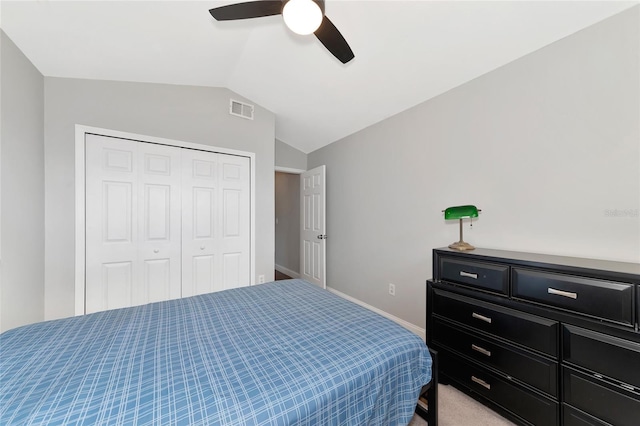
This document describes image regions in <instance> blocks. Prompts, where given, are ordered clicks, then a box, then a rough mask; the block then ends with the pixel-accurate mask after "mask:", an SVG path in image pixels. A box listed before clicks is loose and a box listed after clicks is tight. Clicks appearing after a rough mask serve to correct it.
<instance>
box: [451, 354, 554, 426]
mask: <svg viewBox="0 0 640 426" xmlns="http://www.w3.org/2000/svg"><path fill="white" fill-rule="evenodd" d="M441 360H442V363H441V369H440V372H441V373H443V374H445V375H446V376H447V377H449V378H450V379H451V380H453V381H455V382H457V383H458V384H460V385H462V386H464V387H466V388H467V389H469V390H471V391H473V392H475V393H477V394H478V395H481V396H483V397H484V398H487V399H489V400H491V401H492V402H494V403H495V404H497V405H499V406H500V407H502V408H504V409H505V410H507V411H510V412H511V413H513V414H515V415H516V416H518V417H520V418H522V419H524V420H525V421H527V422H530V423H531V424H534V425H541V426H549V425H556V424H558V420H559V405H558V403H557V402H555V401H553V400H551V399H549V398H545V397H543V396H541V395H538V394H536V393H535V392H532V391H529V390H527V389H525V388H522V387H520V386H518V385H516V384H515V383H513V382H510V381H508V380H506V379H503V378H501V377H499V376H497V375H495V374H493V373H490V372H489V371H488V370H486V369H484V368H482V367H479V366H476V365H474V364H472V363H469V362H467V361H464V360H463V359H462V358H459V357H457V356H455V355H452V354H449V353H448V352H445V354H444V356H442V359H441Z"/></svg>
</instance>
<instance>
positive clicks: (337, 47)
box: [209, 0, 355, 64]
mask: <svg viewBox="0 0 640 426" xmlns="http://www.w3.org/2000/svg"><path fill="white" fill-rule="evenodd" d="M209 13H211V16H213V17H214V18H215V19H216V20H217V21H232V20H236V19H248V18H261V17H263V16H272V15H280V14H282V16H283V18H284V22H285V24H287V27H289V29H290V30H291V31H293V32H295V33H297V34H302V35H307V34H311V33H314V34H315V36H316V37H317V38H318V40H320V42H321V43H322V44H323V45H324V47H326V48H327V50H329V52H331V53H332V54H333V56H335V57H336V58H338V60H340V62H342V63H343V64H346V63H347V62H349V61H350V60H352V59H353V58H354V56H355V55H354V54H353V51H352V50H351V48H350V47H349V44H347V41H346V40H345V39H344V37H342V34H340V31H338V29H337V28H336V27H335V25H333V23H332V22H331V21H330V20H329V18H327V16H326V15H325V14H324V0H273V1H272V0H259V1H250V2H245V3H236V4H230V5H227V6H220V7H216V8H213V9H211V10H209Z"/></svg>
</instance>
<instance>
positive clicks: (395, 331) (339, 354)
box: [0, 280, 432, 426]
mask: <svg viewBox="0 0 640 426" xmlns="http://www.w3.org/2000/svg"><path fill="white" fill-rule="evenodd" d="M431 367H432V359H431V356H430V354H429V351H428V349H427V348H426V346H425V344H424V342H423V341H422V340H421V339H420V338H419V337H418V336H416V335H414V334H413V333H411V332H409V331H407V330H405V329H404V328H402V327H400V326H399V325H397V324H395V323H394V322H392V321H390V320H388V319H386V318H383V317H382V316H380V315H378V314H376V313H373V312H371V311H369V310H367V309H364V308H362V307H360V306H358V305H356V304H354V303H352V302H349V301H347V300H344V299H343V298H340V297H338V296H336V295H334V294H333V293H331V292H329V291H326V290H323V289H320V288H318V287H316V286H314V285H312V284H310V283H308V282H306V281H303V280H286V281H276V282H272V283H267V284H262V285H259V286H253V287H244V288H238V289H232V290H225V291H222V292H218V293H211V294H205V295H200V296H194V297H189V298H184V299H178V300H171V301H166V302H159V303H152V304H148V305H143V306H136V307H133V308H124V309H117V310H112V311H105V312H98V313H95V314H90V315H84V316H80V317H74V318H67V319H62V320H55V321H47V322H43V323H38V324H33V325H28V326H24V327H19V328H16V329H13V330H9V331H6V332H4V333H3V334H1V335H0V423H1V424H20V425H31V424H47V425H56V424H59V425H74V424H137V425H159V424H163V425H199V424H208V425H385V426H388V425H404V424H407V423H409V421H410V420H411V418H412V416H413V413H414V410H415V408H416V402H417V400H418V396H419V393H420V392H421V389H422V388H423V386H424V385H426V384H427V383H429V382H430V380H431Z"/></svg>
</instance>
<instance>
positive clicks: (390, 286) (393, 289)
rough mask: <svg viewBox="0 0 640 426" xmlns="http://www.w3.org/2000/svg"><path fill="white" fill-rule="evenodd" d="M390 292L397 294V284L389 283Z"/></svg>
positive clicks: (393, 294)
mask: <svg viewBox="0 0 640 426" xmlns="http://www.w3.org/2000/svg"><path fill="white" fill-rule="evenodd" d="M389 294H390V295H392V296H395V295H396V285H395V284H391V283H389Z"/></svg>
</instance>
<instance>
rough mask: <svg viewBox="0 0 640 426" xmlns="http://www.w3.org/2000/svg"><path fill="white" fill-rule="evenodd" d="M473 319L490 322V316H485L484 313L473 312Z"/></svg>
mask: <svg viewBox="0 0 640 426" xmlns="http://www.w3.org/2000/svg"><path fill="white" fill-rule="evenodd" d="M471 316H472V317H474V318H475V319H479V320H480V321H484V322H488V323H489V324H491V318H489V317H485V316H484V315H480V314H476V313H475V312H474V313H472V314H471Z"/></svg>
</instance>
